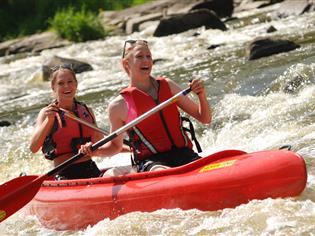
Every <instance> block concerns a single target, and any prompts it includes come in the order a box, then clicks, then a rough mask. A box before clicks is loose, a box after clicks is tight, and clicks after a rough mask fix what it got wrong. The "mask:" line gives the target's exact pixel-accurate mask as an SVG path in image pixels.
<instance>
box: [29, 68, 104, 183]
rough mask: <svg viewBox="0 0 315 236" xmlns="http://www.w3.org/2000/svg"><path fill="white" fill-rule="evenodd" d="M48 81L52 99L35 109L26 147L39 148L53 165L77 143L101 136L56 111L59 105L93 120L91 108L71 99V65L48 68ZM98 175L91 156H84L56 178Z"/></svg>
mask: <svg viewBox="0 0 315 236" xmlns="http://www.w3.org/2000/svg"><path fill="white" fill-rule="evenodd" d="M50 80H51V89H52V91H53V94H54V96H55V100H54V101H53V102H52V103H50V104H49V105H47V106H46V107H44V108H43V109H42V110H41V111H40V112H39V115H38V117H37V121H36V125H35V130H34V132H33V136H32V138H31V144H30V149H31V151H32V152H33V153H35V152H37V151H38V150H39V149H40V148H41V149H42V152H43V154H44V155H45V157H46V158H47V159H48V160H52V161H54V165H55V166H57V165H59V164H61V163H63V162H65V161H66V160H68V159H69V158H70V157H72V156H73V155H74V154H76V153H77V152H78V148H79V147H80V145H81V144H84V143H86V142H90V141H92V142H96V141H98V140H99V139H101V138H102V135H101V134H100V133H99V132H97V131H95V130H93V129H90V128H89V127H87V126H84V125H81V124H79V123H77V122H76V121H75V120H73V119H69V117H68V116H65V114H64V113H63V112H61V110H60V108H62V109H65V110H67V111H69V112H71V113H73V114H74V115H75V116H77V117H80V118H81V119H83V120H85V121H86V122H89V123H91V124H95V123H96V122H95V117H94V114H93V112H92V110H91V109H90V108H88V107H87V106H86V105H85V104H84V103H81V102H78V101H77V100H76V99H75V95H76V92H77V87H78V81H77V79H76V75H75V73H74V71H73V70H72V68H71V66H69V65H58V66H56V67H53V68H51V75H50ZM99 175H100V170H99V169H98V168H97V166H96V164H95V163H94V162H93V161H92V160H91V157H90V156H85V157H83V158H81V159H80V160H78V161H77V162H75V163H74V164H72V165H71V166H69V167H68V168H66V169H65V170H63V171H62V172H60V173H59V175H58V176H56V177H57V178H58V179H75V178H91V177H98V176H99Z"/></svg>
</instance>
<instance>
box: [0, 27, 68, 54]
mask: <svg viewBox="0 0 315 236" xmlns="http://www.w3.org/2000/svg"><path fill="white" fill-rule="evenodd" d="M70 44H71V43H70V42H69V41H67V40H63V39H61V38H59V37H58V36H57V34H56V33H54V32H44V33H40V34H35V35H32V36H30V37H25V38H22V39H17V40H16V41H14V42H12V43H10V45H9V47H8V48H7V49H6V51H5V53H4V54H5V55H10V54H17V53H25V52H30V53H38V52H41V51H43V50H45V49H51V48H59V47H64V46H67V45H70ZM0 47H1V46H0Z"/></svg>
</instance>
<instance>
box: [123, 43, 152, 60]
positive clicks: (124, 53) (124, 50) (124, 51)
mask: <svg viewBox="0 0 315 236" xmlns="http://www.w3.org/2000/svg"><path fill="white" fill-rule="evenodd" d="M135 43H139V44H145V45H148V42H147V41H145V40H133V39H129V40H126V41H125V44H124V49H123V53H122V58H124V57H125V56H126V46H127V44H130V45H133V44H135Z"/></svg>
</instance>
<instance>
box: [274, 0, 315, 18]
mask: <svg viewBox="0 0 315 236" xmlns="http://www.w3.org/2000/svg"><path fill="white" fill-rule="evenodd" d="M314 10H315V1H314V0H298V1H297V0H286V1H284V2H282V3H281V5H280V7H279V9H278V10H277V11H276V12H275V15H274V16H276V17H279V18H285V17H288V16H292V15H293V16H298V15H302V14H304V13H306V12H310V11H314Z"/></svg>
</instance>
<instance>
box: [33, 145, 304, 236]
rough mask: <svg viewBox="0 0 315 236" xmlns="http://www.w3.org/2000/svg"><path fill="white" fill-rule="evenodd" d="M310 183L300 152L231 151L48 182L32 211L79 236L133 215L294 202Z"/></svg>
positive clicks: (47, 224)
mask: <svg viewBox="0 0 315 236" xmlns="http://www.w3.org/2000/svg"><path fill="white" fill-rule="evenodd" d="M306 180H307V173H306V166H305V162H304V160H303V158H302V157H300V156H299V155H298V154H296V153H294V152H291V151H285V150H273V151H261V152H254V153H245V152H243V151H238V150H226V151H222V152H218V153H215V154H212V155H209V156H207V157H204V158H202V159H199V160H197V161H195V162H193V163H190V164H187V165H185V166H181V167H176V168H172V169H168V170H162V171H156V172H149V173H136V174H130V175H126V176H120V177H113V178H94V179H80V180H62V181H45V182H44V183H43V186H42V187H41V188H40V190H39V192H38V193H37V195H36V196H35V197H34V199H33V200H32V202H31V203H30V204H29V210H30V213H31V214H34V215H36V216H37V217H38V219H39V220H40V222H41V223H42V224H43V225H44V226H45V227H47V228H51V229H55V230H78V229H83V228H86V227H87V226H88V225H94V224H96V223H97V222H99V221H101V220H103V219H105V218H110V219H113V218H115V217H118V216H120V215H122V214H126V213H128V212H133V211H142V212H152V211H155V210H158V209H162V208H164V209H172V208H181V209H183V210H186V209H194V208H196V209H199V210H204V211H215V210H219V209H223V208H231V207H235V206H238V205H240V204H243V203H247V202H249V201H250V200H253V199H266V198H269V197H270V198H284V197H293V196H297V195H299V194H300V193H301V192H302V191H303V189H304V188H305V185H306Z"/></svg>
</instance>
